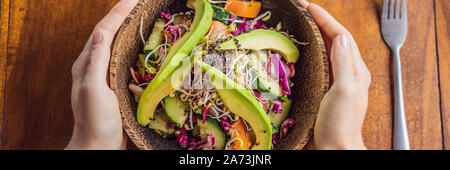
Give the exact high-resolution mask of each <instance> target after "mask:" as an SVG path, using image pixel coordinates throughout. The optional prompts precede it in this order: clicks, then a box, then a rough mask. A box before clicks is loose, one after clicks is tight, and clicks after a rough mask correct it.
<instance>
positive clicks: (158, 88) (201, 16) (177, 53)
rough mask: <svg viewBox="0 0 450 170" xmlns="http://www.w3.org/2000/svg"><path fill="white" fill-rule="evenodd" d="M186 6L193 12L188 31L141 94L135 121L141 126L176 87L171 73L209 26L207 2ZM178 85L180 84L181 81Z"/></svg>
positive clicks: (192, 1) (198, 0)
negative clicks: (192, 19) (193, 15)
mask: <svg viewBox="0 0 450 170" xmlns="http://www.w3.org/2000/svg"><path fill="white" fill-rule="evenodd" d="M187 6H188V7H190V8H194V10H195V17H194V21H193V23H192V25H191V28H190V31H189V32H187V33H186V34H185V35H184V36H183V37H182V38H181V39H180V40H178V41H177V42H176V43H175V44H174V45H173V46H172V47H171V48H170V51H169V53H168V54H167V56H166V58H165V60H164V62H163V63H162V65H161V68H160V71H159V72H158V73H157V74H156V77H155V78H154V79H153V80H152V81H151V82H150V84H149V85H148V86H147V88H146V89H145V91H144V93H143V94H142V97H141V99H140V101H139V105H138V109H137V120H138V122H139V124H140V125H142V126H147V125H148V123H149V120H150V119H151V118H153V114H154V112H155V109H156V107H157V106H158V104H159V102H160V101H161V100H162V99H163V98H164V97H165V96H167V95H168V94H170V92H172V91H173V90H174V87H176V86H177V84H172V83H173V82H172V83H171V78H170V77H172V76H171V75H172V73H174V71H175V69H177V68H178V67H179V65H180V62H181V61H182V60H183V59H184V58H185V56H187V55H188V54H189V53H190V52H191V51H192V49H193V48H194V47H195V46H196V45H197V44H198V43H199V42H200V41H201V39H202V38H203V36H204V35H205V34H206V33H207V32H208V30H209V27H210V26H211V23H212V17H213V9H212V7H211V4H210V2H209V1H208V0H189V1H188V2H187ZM186 68H187V69H188V71H190V69H191V68H189V67H186ZM188 71H184V72H188ZM182 72H183V71H182ZM186 75H187V74H186ZM183 78H184V77H183ZM178 83H180V84H181V83H182V80H181V81H180V82H178Z"/></svg>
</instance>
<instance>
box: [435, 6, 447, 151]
mask: <svg viewBox="0 0 450 170" xmlns="http://www.w3.org/2000/svg"><path fill="white" fill-rule="evenodd" d="M449 11H450V1H449V0H436V23H437V25H436V31H437V36H436V37H437V43H438V45H439V46H438V55H439V74H440V88H441V112H442V120H443V126H442V127H443V128H442V130H443V132H444V146H445V149H450V67H449V66H450V12H449Z"/></svg>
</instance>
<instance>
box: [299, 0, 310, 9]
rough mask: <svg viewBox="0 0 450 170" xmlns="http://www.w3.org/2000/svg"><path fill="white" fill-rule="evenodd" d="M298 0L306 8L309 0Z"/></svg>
mask: <svg viewBox="0 0 450 170" xmlns="http://www.w3.org/2000/svg"><path fill="white" fill-rule="evenodd" d="M299 2H300V4H302V6H303V7H304V8H305V9H308V6H309V2H308V1H307V0H299Z"/></svg>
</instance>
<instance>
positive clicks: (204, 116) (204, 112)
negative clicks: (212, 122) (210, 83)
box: [202, 107, 210, 123]
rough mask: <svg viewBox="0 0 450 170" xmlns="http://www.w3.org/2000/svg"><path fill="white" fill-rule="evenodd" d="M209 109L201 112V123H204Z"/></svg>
mask: <svg viewBox="0 0 450 170" xmlns="http://www.w3.org/2000/svg"><path fill="white" fill-rule="evenodd" d="M209 109H210V108H209V107H208V108H206V109H205V110H203V118H202V123H205V121H206V113H208V111H209Z"/></svg>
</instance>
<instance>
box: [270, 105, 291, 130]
mask: <svg viewBox="0 0 450 170" xmlns="http://www.w3.org/2000/svg"><path fill="white" fill-rule="evenodd" d="M291 104H292V100H291V99H287V100H286V101H285V102H283V104H281V108H283V111H282V112H281V113H278V114H276V113H274V112H272V111H271V112H270V113H269V119H270V121H271V122H272V124H273V125H274V126H275V127H276V128H280V126H281V124H282V123H283V121H284V120H286V118H287V116H288V115H289V112H290V111H291Z"/></svg>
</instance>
